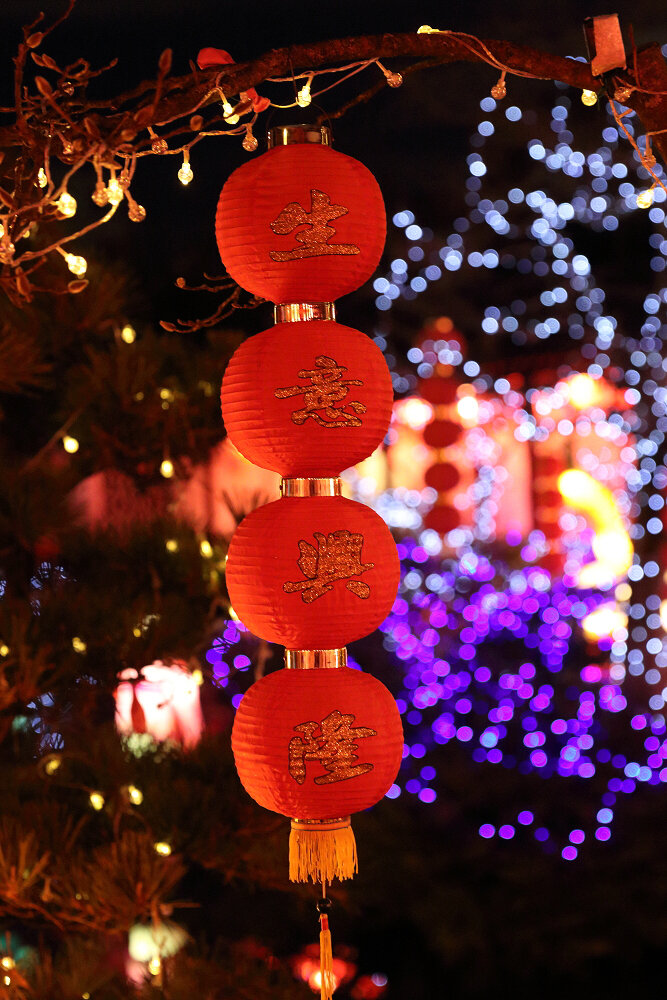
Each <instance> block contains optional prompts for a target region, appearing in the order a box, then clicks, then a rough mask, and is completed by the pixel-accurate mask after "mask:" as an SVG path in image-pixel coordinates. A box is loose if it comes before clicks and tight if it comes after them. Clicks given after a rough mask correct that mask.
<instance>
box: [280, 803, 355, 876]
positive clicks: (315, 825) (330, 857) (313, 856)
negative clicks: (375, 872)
mask: <svg viewBox="0 0 667 1000" xmlns="http://www.w3.org/2000/svg"><path fill="white" fill-rule="evenodd" d="M291 825H292V829H291V832H290V840H289V877H290V881H292V882H308V881H312V882H315V883H320V882H332V881H333V880H334V879H338V880H339V881H341V882H342V881H343V880H344V879H347V878H353V877H354V875H355V873H356V872H357V871H358V863H357V844H356V841H355V839H354V833H353V831H352V826H351V824H350V817H349V816H342V817H338V818H335V819H322V820H299V819H293V820H292V824H291Z"/></svg>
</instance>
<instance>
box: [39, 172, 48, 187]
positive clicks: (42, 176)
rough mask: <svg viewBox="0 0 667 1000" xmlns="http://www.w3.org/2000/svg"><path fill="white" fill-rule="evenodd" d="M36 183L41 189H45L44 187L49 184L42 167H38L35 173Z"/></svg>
mask: <svg viewBox="0 0 667 1000" xmlns="http://www.w3.org/2000/svg"><path fill="white" fill-rule="evenodd" d="M37 183H38V184H39V186H40V187H41V188H45V187H46V185H47V184H48V183H49V182H48V180H47V177H46V171H45V169H44V167H40V168H39V170H38V171H37Z"/></svg>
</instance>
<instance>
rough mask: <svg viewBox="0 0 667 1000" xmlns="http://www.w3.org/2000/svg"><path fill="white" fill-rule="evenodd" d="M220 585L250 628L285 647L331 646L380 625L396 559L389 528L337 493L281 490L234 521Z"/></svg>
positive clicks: (394, 583)
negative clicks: (289, 493)
mask: <svg viewBox="0 0 667 1000" xmlns="http://www.w3.org/2000/svg"><path fill="white" fill-rule="evenodd" d="M226 580H227V589H228V591H229V597H230V600H231V603H232V606H233V608H234V610H235V612H236V614H237V615H238V616H239V618H240V619H241V621H242V622H243V623H244V624H245V625H246V626H247V627H248V628H249V629H250V631H251V632H254V633H255V635H258V636H260V637H261V638H263V639H268V640H269V641H271V642H278V643H281V644H282V645H284V646H287V647H289V648H291V649H333V648H338V647H340V646H344V645H345V644H346V643H348V642H352V641H353V640H354V639H359V638H361V636H363V635H367V634H368V633H369V632H372V631H373V630H374V629H376V628H377V627H378V625H380V624H381V622H382V621H383V620H384V618H385V617H386V615H387V614H388V613H389V611H390V609H391V606H392V604H393V602H394V599H395V597H396V591H397V588H398V581H399V562H398V555H397V553H396V546H395V544H394V541H393V539H392V537H391V534H390V532H389V529H388V528H387V526H386V525H385V523H384V521H383V520H382V519H381V518H380V517H378V515H377V514H376V513H375V512H374V511H373V510H371V509H370V507H366V506H365V505H364V504H360V503H356V502H355V501H353V500H346V499H345V498H344V497H342V496H312V497H285V498H283V499H282V500H277V501H275V502H274V503H269V504H266V505H265V506H263V507H259V508H257V510H255V511H253V512H252V513H251V514H250V515H249V516H248V517H246V518H245V519H244V520H243V521H242V522H241V524H240V525H239V527H238V529H237V531H236V533H235V534H234V537H233V539H232V542H231V545H230V547H229V555H228V558H227V568H226Z"/></svg>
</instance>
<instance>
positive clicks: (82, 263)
mask: <svg viewBox="0 0 667 1000" xmlns="http://www.w3.org/2000/svg"><path fill="white" fill-rule="evenodd" d="M65 263H66V264H67V267H68V268H69V270H70V271H71V272H72V274H76V276H77V277H78V278H81V277H82V276H83V275H84V274H85V273H86V271H87V270H88V261H87V260H86V258H85V257H79V256H78V255H77V254H75V253H66V254H65Z"/></svg>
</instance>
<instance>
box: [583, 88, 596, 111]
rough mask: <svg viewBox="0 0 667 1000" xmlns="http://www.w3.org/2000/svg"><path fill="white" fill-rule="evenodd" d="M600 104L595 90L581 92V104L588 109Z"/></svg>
mask: <svg viewBox="0 0 667 1000" xmlns="http://www.w3.org/2000/svg"><path fill="white" fill-rule="evenodd" d="M597 102H598V95H597V94H596V93H595V91H594V90H582V92H581V103H582V104H585V105H586V107H587V108H593V107H595V105H596V104H597Z"/></svg>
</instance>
